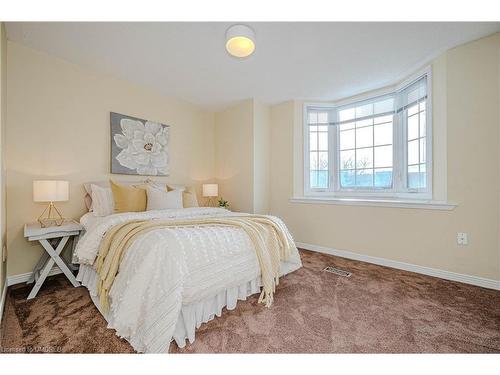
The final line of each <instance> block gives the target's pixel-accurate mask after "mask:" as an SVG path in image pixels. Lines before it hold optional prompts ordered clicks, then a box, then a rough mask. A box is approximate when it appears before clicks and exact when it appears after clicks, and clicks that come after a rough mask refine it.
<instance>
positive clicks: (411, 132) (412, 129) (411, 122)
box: [408, 115, 418, 140]
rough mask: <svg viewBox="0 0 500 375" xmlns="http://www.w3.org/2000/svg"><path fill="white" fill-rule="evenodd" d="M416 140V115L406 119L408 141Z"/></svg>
mask: <svg viewBox="0 0 500 375" xmlns="http://www.w3.org/2000/svg"><path fill="white" fill-rule="evenodd" d="M417 138H418V115H413V116H410V117H408V140H411V139H417Z"/></svg>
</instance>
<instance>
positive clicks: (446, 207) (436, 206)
mask: <svg viewBox="0 0 500 375" xmlns="http://www.w3.org/2000/svg"><path fill="white" fill-rule="evenodd" d="M290 202H291V203H305V204H334V205H342V206H365V207H366V206H367V207H394V208H416V209H423V210H443V211H451V210H453V209H454V208H455V207H456V206H457V205H456V204H450V203H448V202H443V201H433V200H426V201H416V200H410V199H365V198H363V199H361V198H334V197H294V198H290Z"/></svg>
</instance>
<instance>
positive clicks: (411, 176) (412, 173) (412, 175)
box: [408, 165, 420, 189]
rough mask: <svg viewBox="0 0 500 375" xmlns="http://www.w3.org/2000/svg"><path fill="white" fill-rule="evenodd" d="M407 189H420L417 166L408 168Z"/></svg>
mask: <svg viewBox="0 0 500 375" xmlns="http://www.w3.org/2000/svg"><path fill="white" fill-rule="evenodd" d="M408 187H409V188H410V189H418V188H419V187H420V175H419V169H418V165H410V166H409V167H408Z"/></svg>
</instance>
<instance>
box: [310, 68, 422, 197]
mask: <svg viewBox="0 0 500 375" xmlns="http://www.w3.org/2000/svg"><path fill="white" fill-rule="evenodd" d="M429 76H430V72H429V71H427V72H426V73H425V74H423V75H420V76H419V77H418V78H416V79H414V80H412V81H409V82H406V83H405V84H403V85H401V86H399V87H396V88H394V89H393V90H391V91H389V92H385V93H384V94H383V95H377V96H374V97H368V98H366V97H365V98H364V99H363V100H356V101H351V102H347V103H345V102H344V103H341V104H340V105H329V104H319V105H313V104H308V105H305V106H304V111H305V116H304V122H305V123H304V136H305V142H304V151H305V158H304V161H305V164H304V167H305V168H304V182H305V185H304V190H305V195H316V196H352V197H359V196H368V197H377V196H379V197H385V198H387V197H398V198H401V197H406V198H421V199H431V198H432V186H431V184H432V181H431V180H432V178H431V177H432V175H431V166H432V163H431V143H430V134H431V133H430V132H431V130H430V124H431V121H430V114H431V112H430V109H429V107H430V102H429V100H428V99H429V98H430V90H429V88H430V85H429V84H428V80H429Z"/></svg>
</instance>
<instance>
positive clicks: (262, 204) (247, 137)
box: [215, 99, 271, 214]
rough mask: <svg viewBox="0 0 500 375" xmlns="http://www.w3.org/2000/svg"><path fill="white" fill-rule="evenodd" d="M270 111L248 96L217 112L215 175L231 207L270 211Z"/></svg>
mask: <svg viewBox="0 0 500 375" xmlns="http://www.w3.org/2000/svg"><path fill="white" fill-rule="evenodd" d="M270 114H271V112H270V107H269V106H267V105H264V104H262V103H260V102H258V101H256V100H254V99H247V100H244V101H241V102H239V103H236V104H234V105H233V106H231V107H230V108H227V109H225V110H224V111H222V112H219V113H216V115H215V165H216V173H215V176H216V181H217V182H218V184H219V194H220V195H222V196H223V197H224V199H226V200H228V201H229V204H230V207H231V210H234V211H244V212H254V213H261V214H265V213H268V212H269V196H270V189H269V188H270V186H269V183H270V181H269V176H270V168H269V163H270V133H269V132H270Z"/></svg>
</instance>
